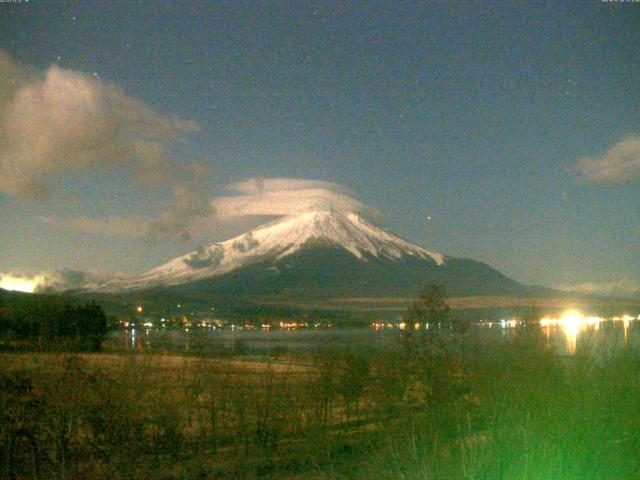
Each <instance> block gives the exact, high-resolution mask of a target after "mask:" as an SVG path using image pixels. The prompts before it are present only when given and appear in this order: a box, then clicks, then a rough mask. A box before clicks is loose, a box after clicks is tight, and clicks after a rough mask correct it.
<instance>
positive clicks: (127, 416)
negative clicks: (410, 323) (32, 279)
mask: <svg viewBox="0 0 640 480" xmlns="http://www.w3.org/2000/svg"><path fill="white" fill-rule="evenodd" d="M638 398H640V356H638V355H636V354H635V353H633V352H631V351H622V352H620V353H619V354H617V355H615V356H612V357H607V358H594V357H593V356H590V355H588V354H586V353H580V352H578V353H577V354H576V356H575V357H572V358H557V357H556V356H554V355H553V354H552V353H551V352H550V351H549V350H547V349H546V348H545V346H544V341H542V339H541V338H540V337H539V335H538V333H537V331H533V330H532V331H526V330H525V331H523V332H522V333H521V334H520V335H519V336H518V337H517V338H516V339H515V340H514V341H513V342H510V343H504V344H501V345H493V346H487V345H486V344H485V345H480V344H475V343H473V341H472V340H471V339H470V338H468V337H463V336H461V335H450V336H438V337H434V336H430V335H427V334H422V333H420V332H414V333H412V334H410V335H405V336H403V337H402V338H401V339H400V342H399V343H398V345H397V347H396V348H393V349H389V350H386V351H382V352H377V353H369V352H363V351H346V350H343V351H327V352H324V353H320V354H318V355H315V356H313V357H299V358H286V359H285V358H280V359H274V358H271V359H267V358H255V357H237V356H236V357H217V358H216V357H177V356H168V355H148V354H146V355H144V354H137V355H127V354H82V355H79V354H55V353H38V354H17V353H11V354H4V355H2V357H1V358H0V442H1V444H2V445H3V446H4V448H3V454H2V469H3V470H2V473H3V476H6V477H7V478H56V479H72V478H73V479H77V478H107V477H108V478H113V479H119V478H123V479H124V478H127V479H143V478H145V479H146V478H162V479H195V478H221V479H224V478H229V479H232V478H233V479H237V478H246V479H251V478H291V479H294V478H295V479H312V478H313V479H329V478H354V479H360V478H362V479H365V478H376V479H397V478H401V479H410V480H411V479H589V478H593V479H620V478H636V475H637V472H638V471H640V456H638V455H637V452H638V451H640V402H638V401H637V399H638ZM12 476H13V477H12Z"/></svg>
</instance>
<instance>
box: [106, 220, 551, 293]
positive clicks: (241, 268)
mask: <svg viewBox="0 0 640 480" xmlns="http://www.w3.org/2000/svg"><path fill="white" fill-rule="evenodd" d="M428 283H437V284H442V285H444V286H445V287H446V288H447V291H448V292H449V293H450V294H452V295H498V294H500V295H520V294H526V293H528V292H529V293H530V292H531V291H532V290H531V289H534V288H535V287H526V286H524V285H522V284H520V283H518V282H516V281H515V280H512V279H510V278H508V277H506V276H505V275H503V274H501V273H500V272H498V271H497V270H495V269H493V268H491V267H490V266H488V265H486V264H484V263H481V262H477V261H474V260H470V259H465V258H454V257H448V256H445V255H442V254H440V253H435V252H431V251H428V250H426V249H424V248H422V247H420V246H418V245H414V244H412V243H410V242H408V241H406V240H403V239H402V238H400V237H398V236H396V235H393V234H391V233H389V232H387V231H385V230H383V229H381V228H379V227H377V226H375V225H372V224H371V223H369V222H367V221H366V220H364V219H363V218H362V217H361V216H359V215H357V214H355V213H340V212H336V211H333V210H321V211H312V212H307V213H304V214H300V215H295V216H288V217H284V218H281V219H278V220H275V221H272V222H270V223H267V224H264V225H262V226H259V227H257V228H255V229H253V230H251V231H249V232H247V233H245V234H243V235H240V236H238V237H235V238H232V239H230V240H227V241H225V242H220V243H211V244H208V245H204V246H202V247H200V248H199V249H198V250H196V251H194V252H191V253H189V254H187V255H184V256H181V257H178V258H176V259H174V260H172V261H170V262H168V263H166V264H164V265H161V266H159V267H157V268H155V269H153V270H151V271H149V272H147V273H145V274H142V275H140V276H137V277H133V278H128V279H117V280H113V281H110V282H107V283H105V284H103V285H101V286H100V287H99V288H98V289H97V291H98V292H104V293H126V292H129V293H131V292H138V291H155V292H161V291H162V292H167V293H169V292H173V293H176V294H182V295H187V296H189V297H191V298H194V297H200V298H206V297H207V296H213V295H216V296H220V295H224V296H238V297H242V296H254V297H255V296H280V297H284V296H311V297H316V298H318V297H324V298H328V297H340V296H370V295H387V296H388V295H412V296H413V295H415V294H416V293H417V292H418V291H420V289H421V288H423V287H424V286H425V285H426V284H428ZM540 290H542V289H540ZM94 291H95V290H94Z"/></svg>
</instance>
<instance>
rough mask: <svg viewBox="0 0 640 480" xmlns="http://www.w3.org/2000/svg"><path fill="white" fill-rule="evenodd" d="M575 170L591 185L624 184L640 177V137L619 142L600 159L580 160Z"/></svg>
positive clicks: (587, 158)
mask: <svg viewBox="0 0 640 480" xmlns="http://www.w3.org/2000/svg"><path fill="white" fill-rule="evenodd" d="M574 169H575V170H576V171H577V172H578V173H579V174H580V175H581V177H582V179H583V180H585V181H587V182H589V183H622V182H630V181H632V180H635V179H637V178H639V177H640V137H639V136H632V137H628V138H625V139H624V140H621V141H619V142H618V143H616V144H615V145H614V146H613V147H611V148H610V149H609V150H607V151H606V152H604V153H603V154H602V155H600V156H598V157H595V158H594V157H584V158H581V159H579V160H578V162H577V163H576V165H575V167H574Z"/></svg>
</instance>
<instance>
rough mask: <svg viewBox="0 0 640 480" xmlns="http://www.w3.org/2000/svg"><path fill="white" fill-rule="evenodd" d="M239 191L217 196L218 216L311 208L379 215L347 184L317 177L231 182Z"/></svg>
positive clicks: (285, 212)
mask: <svg viewBox="0 0 640 480" xmlns="http://www.w3.org/2000/svg"><path fill="white" fill-rule="evenodd" d="M227 190H230V191H234V192H238V193H239V194H237V195H228V196H219V197H215V198H214V199H213V200H212V202H211V204H212V206H213V208H214V209H215V211H216V213H217V216H218V218H220V219H222V220H228V219H232V218H235V217H244V216H283V215H294V214H298V213H302V212H306V211H309V210H315V209H326V208H332V209H334V210H338V211H352V212H360V213H365V214H368V215H370V216H379V213H378V212H377V211H375V210H374V209H372V208H370V207H367V206H366V205H364V204H363V203H361V202H360V201H358V200H356V199H355V198H353V196H352V195H351V194H350V192H349V191H348V190H347V189H346V188H345V187H343V186H341V185H338V184H335V183H330V182H322V181H316V180H305V179H293V178H268V179H263V178H255V179H249V180H245V181H242V182H238V183H234V184H231V185H229V186H228V187H227Z"/></svg>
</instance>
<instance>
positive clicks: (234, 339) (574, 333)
mask: <svg viewBox="0 0 640 480" xmlns="http://www.w3.org/2000/svg"><path fill="white" fill-rule="evenodd" d="M524 328H534V329H538V330H539V332H540V334H541V336H542V337H543V339H544V342H546V344H547V346H548V348H550V349H553V351H555V352H557V353H558V354H559V355H573V354H575V353H576V352H580V351H585V350H589V351H591V352H593V353H596V354H598V355H606V354H608V353H611V352H615V351H617V350H620V349H622V348H624V347H631V348H634V349H637V348H639V347H640V319H639V318H638V316H637V315H636V316H628V315H627V316H624V317H614V318H612V317H607V318H603V317H576V316H575V315H574V316H571V315H565V316H564V317H559V318H554V319H541V320H540V321H539V322H535V323H534V324H530V325H529V327H526V326H525V325H524V324H523V323H522V322H519V321H518V320H516V319H504V320H502V321H494V322H484V323H479V322H477V323H474V324H473V325H472V326H470V327H469V328H468V329H467V330H466V332H465V333H464V334H463V335H465V336H466V337H467V339H468V340H472V341H474V342H480V343H484V342H487V343H496V342H508V341H511V340H512V339H513V338H515V337H516V336H517V335H519V334H520V333H522V332H523V329H524ZM430 329H431V332H432V334H434V335H438V336H450V335H451V331H450V330H449V329H448V328H438V327H434V326H430ZM404 334H406V332H403V330H401V329H400V328H398V326H397V324H396V325H393V326H384V327H380V326H378V328H373V327H354V328H327V327H320V328H313V327H310V328H301V329H260V328H258V329H246V328H231V327H223V328H215V329H214V328H195V329H194V328H192V329H189V330H180V329H173V330H171V329H153V328H142V329H140V328H137V329H128V330H121V331H118V332H114V333H113V334H112V335H111V337H110V338H109V340H108V341H107V342H106V344H105V346H106V347H107V348H108V349H110V350H119V351H123V350H124V351H160V350H165V351H174V352H185V353H198V352H202V353H216V352H218V353H220V352H233V353H252V354H272V355H279V354H284V353H288V352H289V353H314V352H317V351H321V350H327V349H329V350H330V349H346V348H354V349H366V350H380V349H385V348H391V347H393V346H394V345H397V344H398V339H399V336H400V335H404Z"/></svg>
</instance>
